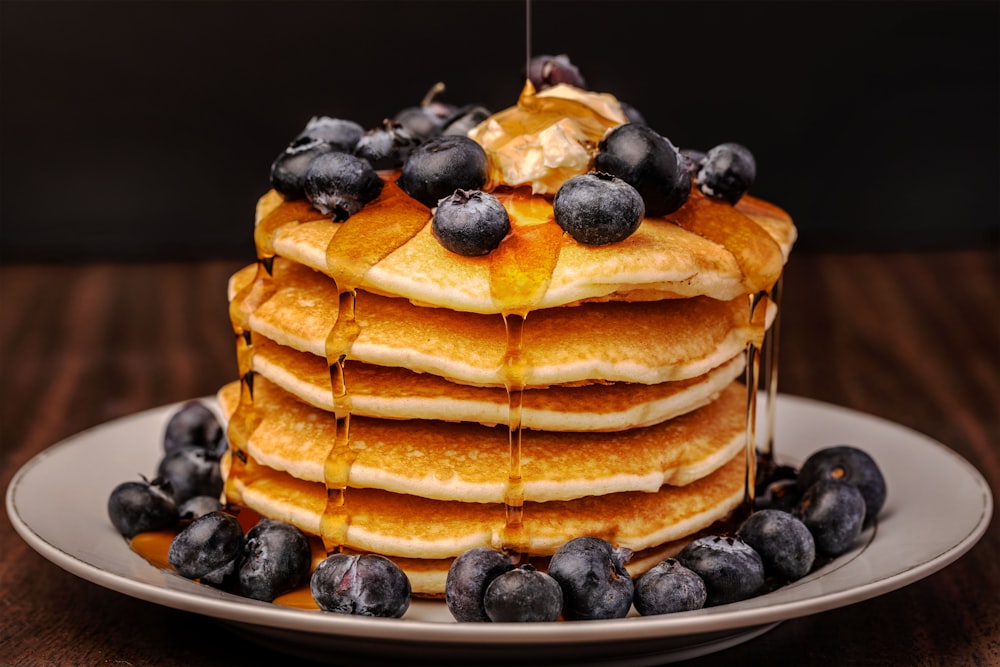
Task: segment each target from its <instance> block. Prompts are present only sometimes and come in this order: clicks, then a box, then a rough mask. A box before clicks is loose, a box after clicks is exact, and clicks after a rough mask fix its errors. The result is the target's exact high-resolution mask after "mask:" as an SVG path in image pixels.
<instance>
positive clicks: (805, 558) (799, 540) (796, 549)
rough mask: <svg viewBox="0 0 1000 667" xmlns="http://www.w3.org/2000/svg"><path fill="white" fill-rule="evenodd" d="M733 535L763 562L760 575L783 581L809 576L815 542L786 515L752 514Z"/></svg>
mask: <svg viewBox="0 0 1000 667" xmlns="http://www.w3.org/2000/svg"><path fill="white" fill-rule="evenodd" d="M736 534H737V535H738V536H739V538H740V539H741V540H743V541H744V542H746V543H747V544H748V545H750V546H751V547H753V550H754V551H756V552H757V553H758V554H760V557H761V560H763V561H764V572H765V573H767V574H771V575H773V576H775V577H778V578H780V579H785V580H787V581H798V580H799V579H801V578H802V577H804V576H806V575H807V574H809V571H810V570H811V569H812V566H813V562H814V561H815V560H816V543H815V541H814V540H813V536H812V533H810V532H809V529H808V528H807V527H806V525H805V524H804V523H802V522H801V521H800V520H799V519H798V518H796V517H794V516H792V515H791V514H789V513H788V512H783V511H781V510H776V509H765V510H760V511H757V512H754V513H753V514H751V515H750V516H749V517H747V519H746V520H745V521H744V522H743V523H742V524H741V525H740V527H739V529H738V530H737V531H736Z"/></svg>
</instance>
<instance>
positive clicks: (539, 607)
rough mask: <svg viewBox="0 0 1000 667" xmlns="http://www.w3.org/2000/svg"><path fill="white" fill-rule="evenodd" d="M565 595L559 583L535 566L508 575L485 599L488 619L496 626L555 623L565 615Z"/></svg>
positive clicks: (492, 585)
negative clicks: (540, 622) (560, 616)
mask: <svg viewBox="0 0 1000 667" xmlns="http://www.w3.org/2000/svg"><path fill="white" fill-rule="evenodd" d="M562 605H563V592H562V589H560V587H559V584H557V583H556V581H555V579H553V578H552V577H550V576H549V575H547V574H545V573H544V572H539V571H538V570H536V569H535V568H534V567H533V566H531V565H522V566H521V567H518V568H515V569H513V570H509V571H507V572H504V573H503V574H501V575H500V576H498V577H496V578H495V579H494V580H493V581H491V582H490V585H489V586H487V587H486V594H485V595H484V596H483V607H484V608H485V610H486V615H487V616H488V617H489V619H490V620H491V621H493V622H494V623H505V622H512V623H531V622H537V621H542V622H544V621H554V620H556V619H557V618H559V614H560V613H561V612H562Z"/></svg>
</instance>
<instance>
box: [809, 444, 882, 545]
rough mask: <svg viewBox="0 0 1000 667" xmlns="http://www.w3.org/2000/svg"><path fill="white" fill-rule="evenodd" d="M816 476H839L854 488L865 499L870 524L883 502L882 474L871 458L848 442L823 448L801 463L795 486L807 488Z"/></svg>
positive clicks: (866, 523) (827, 477)
mask: <svg viewBox="0 0 1000 667" xmlns="http://www.w3.org/2000/svg"><path fill="white" fill-rule="evenodd" d="M820 479H839V480H843V481H845V482H850V483H851V484H853V485H854V486H856V487H858V490H859V491H861V495H862V496H864V499H865V525H866V526H867V525H871V523H872V522H874V521H875V518H876V517H877V516H878V513H879V512H880V511H881V510H882V506H883V505H884V504H885V497H886V486H885V477H883V476H882V471H881V470H879V467H878V465H877V464H876V463H875V460H874V459H873V458H872V457H871V456H870V455H869V454H868V453H867V452H865V451H863V450H861V449H858V448H857V447H851V446H850V445H838V446H836V447H826V448H824V449H821V450H819V451H817V452H815V453H813V454H812V455H811V456H810V457H809V458H808V459H806V462H805V463H803V464H802V469H801V470H800V471H799V485H800V486H801V487H802V488H804V489H805V488H809V487H810V486H812V484H814V483H815V482H817V481H819V480H820Z"/></svg>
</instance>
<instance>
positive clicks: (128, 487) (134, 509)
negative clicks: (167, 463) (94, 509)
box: [108, 479, 178, 538]
mask: <svg viewBox="0 0 1000 667" xmlns="http://www.w3.org/2000/svg"><path fill="white" fill-rule="evenodd" d="M165 484H166V482H165V481H164V480H162V479H154V480H153V481H152V482H149V481H146V480H145V479H143V480H142V481H130V482H122V483H121V484H119V485H118V486H116V487H115V488H114V489H112V491H111V495H110V496H108V518H110V519H111V523H112V524H113V525H114V527H115V529H116V530H117V531H118V532H119V533H121V534H122V535H123V536H125V537H127V538H132V537H135V536H136V535H137V534H138V533H144V532H146V531H150V530H166V529H168V528H172V527H173V526H174V525H176V523H177V519H178V514H177V504H176V503H175V502H174V498H173V495H171V493H170V489H169V488H164V485H165Z"/></svg>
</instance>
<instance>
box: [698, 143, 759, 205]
mask: <svg viewBox="0 0 1000 667" xmlns="http://www.w3.org/2000/svg"><path fill="white" fill-rule="evenodd" d="M756 177H757V161H756V160H754V157H753V153H751V152H750V150H749V149H748V148H747V147H746V146H741V145H740V144H734V143H727V144H719V145H718V146H716V147H715V148H712V149H711V150H709V151H708V154H707V155H706V156H705V159H704V161H703V162H702V164H701V169H700V170H698V174H697V176H695V181H696V182H697V183H698V188H699V189H700V190H701V191H702V193H704V194H705V196H706V197H712V198H713V199H721V200H723V201H727V202H729V203H730V204H735V203H736V202H738V201H739V200H740V197H742V196H743V195H744V194H746V192H747V190H749V189H750V186H751V185H753V182H754V179H755V178H756Z"/></svg>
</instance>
